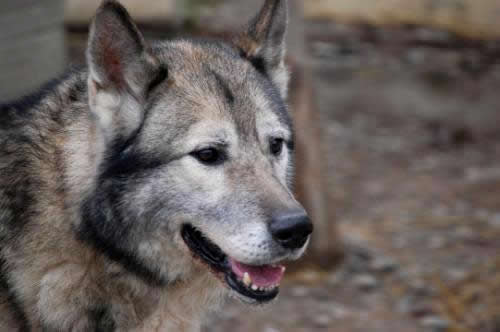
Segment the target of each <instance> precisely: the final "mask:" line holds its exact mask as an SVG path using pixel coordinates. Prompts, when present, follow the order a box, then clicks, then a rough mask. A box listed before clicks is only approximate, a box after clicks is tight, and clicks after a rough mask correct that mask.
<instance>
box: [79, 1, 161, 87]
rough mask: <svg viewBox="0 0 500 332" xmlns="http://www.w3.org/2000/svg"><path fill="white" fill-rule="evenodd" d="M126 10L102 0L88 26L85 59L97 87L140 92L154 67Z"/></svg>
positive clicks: (111, 2)
mask: <svg viewBox="0 0 500 332" xmlns="http://www.w3.org/2000/svg"><path fill="white" fill-rule="evenodd" d="M148 53H149V52H148V50H147V46H146V43H145V41H144V38H143V37H142V35H141V33H140V32H139V30H138V29H137V27H136V25H135V24H134V23H133V22H132V19H131V18H130V16H129V14H128V13H127V10H126V9H125V8H124V7H123V6H122V5H121V4H119V3H118V2H116V1H113V0H105V1H104V2H103V3H102V5H101V6H100V7H99V9H98V10H97V14H96V16H95V18H94V21H93V22H92V25H91V28H90V38H89V44H88V48H87V62H88V66H89V70H90V75H91V78H92V79H93V80H94V82H95V83H96V84H97V88H103V89H114V90H119V91H125V90H131V91H129V92H132V93H135V94H138V95H139V94H140V93H141V92H143V91H141V90H142V89H144V88H145V86H146V85H147V79H148V78H149V77H150V75H151V73H152V72H153V70H154V68H155V64H154V58H153V57H152V56H150V55H149V54H148Z"/></svg>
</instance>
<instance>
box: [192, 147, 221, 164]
mask: <svg viewBox="0 0 500 332" xmlns="http://www.w3.org/2000/svg"><path fill="white" fill-rule="evenodd" d="M190 155H191V156H192V157H194V158H196V160H198V161H199V162H200V163H202V164H205V165H209V166H216V165H219V164H221V163H223V162H224V161H225V159H226V155H225V153H224V151H222V150H220V149H217V148H215V147H207V148H203V149H199V150H196V151H193V152H191V153H190Z"/></svg>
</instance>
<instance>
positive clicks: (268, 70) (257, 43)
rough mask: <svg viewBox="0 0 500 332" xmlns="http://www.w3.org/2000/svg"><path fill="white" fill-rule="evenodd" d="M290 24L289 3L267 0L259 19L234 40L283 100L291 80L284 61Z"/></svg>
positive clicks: (282, 0)
mask: <svg viewBox="0 0 500 332" xmlns="http://www.w3.org/2000/svg"><path fill="white" fill-rule="evenodd" d="M287 25H288V2H287V0H266V1H265V3H264V6H263V7H262V9H261V10H260V12H259V13H258V14H257V16H256V17H255V18H254V19H252V20H251V21H250V23H249V24H248V25H247V27H246V29H245V31H244V32H243V33H242V34H240V35H239V36H237V38H236V39H235V41H234V43H235V44H236V46H237V47H238V48H239V49H240V51H241V54H242V56H244V57H245V58H247V59H248V60H249V61H251V62H252V63H253V65H254V66H255V67H256V68H257V70H259V71H260V72H262V73H264V74H266V75H268V76H269V77H270V78H271V79H272V80H273V82H274V83H275V84H276V85H277V86H278V88H279V89H280V91H281V93H282V96H283V97H286V94H287V90H288V80H289V73H288V70H287V68H286V67H285V61H284V60H285V52H286V48H285V37H286V30H287Z"/></svg>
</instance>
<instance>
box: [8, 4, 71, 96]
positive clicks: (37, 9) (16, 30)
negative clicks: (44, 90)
mask: <svg viewBox="0 0 500 332" xmlns="http://www.w3.org/2000/svg"><path fill="white" fill-rule="evenodd" d="M0 27H2V29H0V43H1V44H2V47H1V48H0V102H2V101H6V100H9V99H12V98H16V97H19V96H20V95H22V94H25V93H29V92H31V91H32V90H34V89H36V88H37V87H38V86H39V85H40V84H42V83H44V82H45V81H47V80H49V79H50V78H52V77H54V76H55V75H57V74H58V73H60V72H62V70H63V68H64V66H65V50H64V29H63V1H62V0H44V1H40V0H2V1H1V2H0Z"/></svg>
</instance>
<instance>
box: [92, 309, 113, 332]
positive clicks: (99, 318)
mask: <svg viewBox="0 0 500 332" xmlns="http://www.w3.org/2000/svg"><path fill="white" fill-rule="evenodd" d="M90 314H91V317H92V319H93V321H94V322H95V332H114V331H116V324H115V321H114V320H113V317H111V315H110V312H109V309H107V308H105V307H102V308H97V309H94V310H92V311H91V313H90Z"/></svg>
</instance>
